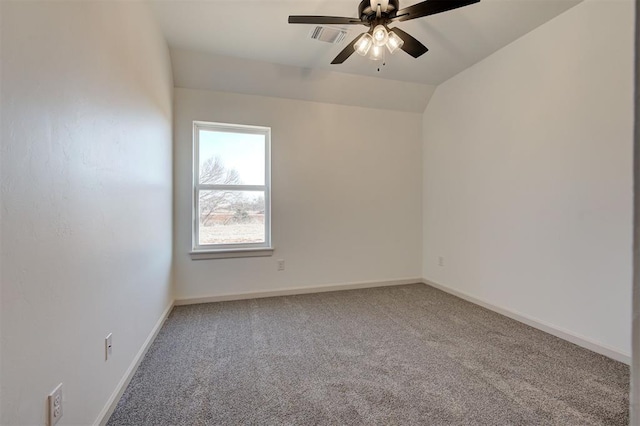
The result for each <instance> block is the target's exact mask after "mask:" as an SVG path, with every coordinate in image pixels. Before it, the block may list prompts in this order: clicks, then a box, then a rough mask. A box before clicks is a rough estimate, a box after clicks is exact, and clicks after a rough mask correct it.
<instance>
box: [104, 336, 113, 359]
mask: <svg viewBox="0 0 640 426" xmlns="http://www.w3.org/2000/svg"><path fill="white" fill-rule="evenodd" d="M112 334H113V333H109V335H108V336H107V337H105V338H104V360H105V361H108V360H109V357H110V356H111V352H112V350H113V344H112V343H111V335H112Z"/></svg>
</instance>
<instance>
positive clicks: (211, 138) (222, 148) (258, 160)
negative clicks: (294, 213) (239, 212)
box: [199, 130, 265, 185]
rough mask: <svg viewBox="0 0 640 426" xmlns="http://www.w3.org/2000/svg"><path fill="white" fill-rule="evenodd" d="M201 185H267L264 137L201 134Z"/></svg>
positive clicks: (213, 133) (203, 131)
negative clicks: (265, 179)
mask: <svg viewBox="0 0 640 426" xmlns="http://www.w3.org/2000/svg"><path fill="white" fill-rule="evenodd" d="M199 142H200V147H199V148H200V151H199V154H200V183H205V184H215V185H264V184H265V182H264V175H265V173H264V165H265V136H264V135H255V134H247V133H233V132H218V131H213V130H200V133H199Z"/></svg>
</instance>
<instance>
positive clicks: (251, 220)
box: [192, 121, 273, 259]
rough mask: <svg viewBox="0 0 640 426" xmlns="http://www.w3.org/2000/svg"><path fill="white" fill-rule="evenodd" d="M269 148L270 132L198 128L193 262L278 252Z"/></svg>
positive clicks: (211, 126) (208, 125)
mask: <svg viewBox="0 0 640 426" xmlns="http://www.w3.org/2000/svg"><path fill="white" fill-rule="evenodd" d="M270 145H271V129H270V128H268V127H257V126H242V125H235V124H221V123H207V122H201V121H196V122H194V123H193V169H194V173H193V195H194V199H193V251H192V258H194V259H198V258H215V257H243V256H265V255H270V254H271V253H272V252H273V249H272V248H271V211H270V210H271V202H270V199H271V192H270V189H271V188H270V180H271V170H270V169H271V156H270V148H271V147H270Z"/></svg>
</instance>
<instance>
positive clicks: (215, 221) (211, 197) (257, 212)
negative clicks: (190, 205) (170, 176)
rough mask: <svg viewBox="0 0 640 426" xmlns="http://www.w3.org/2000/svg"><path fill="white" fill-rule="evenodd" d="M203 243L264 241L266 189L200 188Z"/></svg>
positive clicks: (199, 237) (199, 236) (201, 243)
mask: <svg viewBox="0 0 640 426" xmlns="http://www.w3.org/2000/svg"><path fill="white" fill-rule="evenodd" d="M199 204H200V233H199V235H198V240H199V243H200V245H207V244H243V243H245V244H246V243H264V242H265V225H264V209H265V201H264V191H205V190H202V191H199Z"/></svg>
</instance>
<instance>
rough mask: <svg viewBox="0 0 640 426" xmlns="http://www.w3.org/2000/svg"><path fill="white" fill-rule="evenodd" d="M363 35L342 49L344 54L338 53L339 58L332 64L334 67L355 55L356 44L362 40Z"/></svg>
mask: <svg viewBox="0 0 640 426" xmlns="http://www.w3.org/2000/svg"><path fill="white" fill-rule="evenodd" d="M362 34H364V33H362ZM362 34H360V35H359V36H358V37H356V38H354V39H353V41H352V42H351V43H349V45H348V46H347V47H345V48H344V49H342V52H340V53H338V56H336V57H335V59H334V60H333V61H331V64H333V65H336V64H341V63H343V62H344V61H346V60H347V59H348V58H349V56H351V55H353V54H354V52H355V51H356V49H355V48H354V46H355V45H356V42H357V41H358V40H359V39H360V37H362Z"/></svg>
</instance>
